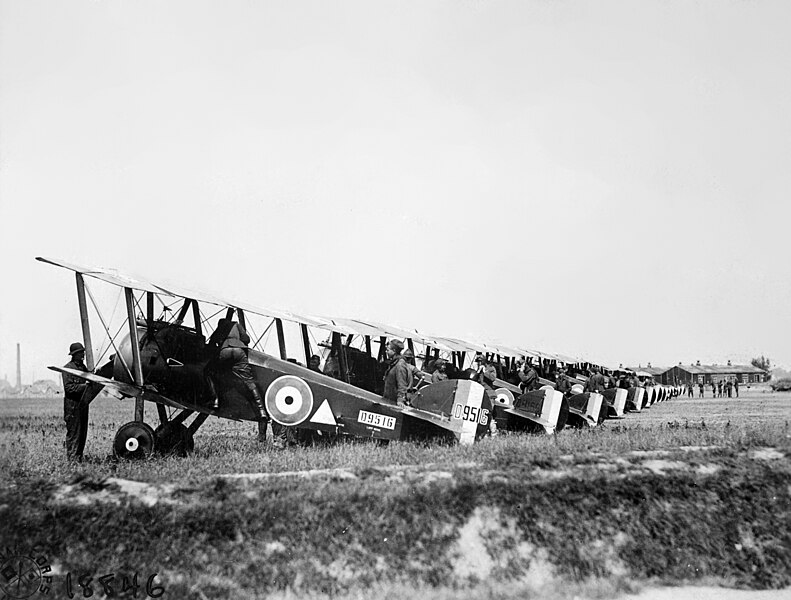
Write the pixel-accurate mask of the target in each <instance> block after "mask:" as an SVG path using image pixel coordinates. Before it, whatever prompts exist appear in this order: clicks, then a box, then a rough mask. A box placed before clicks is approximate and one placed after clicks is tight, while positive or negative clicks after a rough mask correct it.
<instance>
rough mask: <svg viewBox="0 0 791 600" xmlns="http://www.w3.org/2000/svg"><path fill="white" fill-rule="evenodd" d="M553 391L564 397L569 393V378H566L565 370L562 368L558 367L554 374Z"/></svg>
mask: <svg viewBox="0 0 791 600" xmlns="http://www.w3.org/2000/svg"><path fill="white" fill-rule="evenodd" d="M555 389H556V390H557V391H559V392H561V393H562V394H563V395H564V396H565V395H566V394H568V393H569V392H570V391H571V383H570V382H569V378H568V377H566V369H564V368H563V367H562V366H559V367H558V370H557V371H556V372H555Z"/></svg>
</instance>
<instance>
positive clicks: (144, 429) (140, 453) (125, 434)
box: [113, 421, 154, 460]
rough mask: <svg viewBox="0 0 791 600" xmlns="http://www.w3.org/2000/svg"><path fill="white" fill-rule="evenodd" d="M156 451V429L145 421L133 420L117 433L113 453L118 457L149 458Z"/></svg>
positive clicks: (122, 426)
mask: <svg viewBox="0 0 791 600" xmlns="http://www.w3.org/2000/svg"><path fill="white" fill-rule="evenodd" d="M153 452H154V430H153V429H151V427H149V426H148V425H146V424H145V423H140V422H138V421H132V422H131V423H127V424H126V425H121V428H120V429H119V430H118V432H117V433H116V434H115V440H114V441H113V454H114V455H115V456H116V457H117V458H125V459H129V460H131V459H141V458H148V457H149V456H151V454H152V453H153Z"/></svg>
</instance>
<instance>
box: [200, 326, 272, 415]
mask: <svg viewBox="0 0 791 600" xmlns="http://www.w3.org/2000/svg"><path fill="white" fill-rule="evenodd" d="M249 343H250V336H249V335H247V332H246V331H245V330H244V327H242V325H241V324H240V323H237V322H236V321H232V320H231V319H228V318H222V319H220V320H219V322H218V323H217V329H216V330H215V331H214V333H212V335H211V337H210V338H209V346H216V347H219V350H220V352H219V354H218V356H217V359H218V361H219V363H220V365H221V366H222V367H224V368H227V369H228V370H229V371H230V372H231V373H232V374H233V375H234V376H235V377H236V378H237V379H238V380H239V381H241V382H242V384H243V385H244V386H245V387H246V388H247V389H248V390H249V392H250V398H248V400H249V402H250V406H252V407H253V410H254V411H255V414H256V416H257V417H258V420H259V421H268V420H269V415H267V414H266V408H265V407H264V401H263V400H262V398H261V393H260V392H259V391H258V386H257V385H256V384H255V379H253V370H252V369H251V368H250V363H249V362H248V360H247V353H248V352H249V348H248V347H247V344H249ZM214 408H215V410H216V409H217V408H219V406H218V399H215V406H214Z"/></svg>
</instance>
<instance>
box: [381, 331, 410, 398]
mask: <svg viewBox="0 0 791 600" xmlns="http://www.w3.org/2000/svg"><path fill="white" fill-rule="evenodd" d="M403 349H404V344H403V342H401V340H395V339H393V340H390V341H389V342H387V350H386V352H387V371H386V372H385V377H384V379H385V387H384V391H383V392H382V398H384V399H385V400H387V401H388V402H390V403H392V404H395V405H397V406H401V407H405V406H406V405H407V404H406V393H407V390H408V389H409V384H410V382H411V381H412V374H411V373H410V372H409V367H408V366H407V362H406V361H405V360H404V357H403V356H401V351H402V350H403Z"/></svg>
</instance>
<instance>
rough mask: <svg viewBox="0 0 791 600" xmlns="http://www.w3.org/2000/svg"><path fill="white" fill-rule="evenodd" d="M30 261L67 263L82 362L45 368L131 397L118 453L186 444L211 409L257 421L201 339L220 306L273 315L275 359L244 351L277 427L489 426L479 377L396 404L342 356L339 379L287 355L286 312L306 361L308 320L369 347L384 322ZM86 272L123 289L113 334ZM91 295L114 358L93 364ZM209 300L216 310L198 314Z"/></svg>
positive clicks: (379, 433)
mask: <svg viewBox="0 0 791 600" xmlns="http://www.w3.org/2000/svg"><path fill="white" fill-rule="evenodd" d="M37 260H39V261H41V262H44V263H48V264H51V265H55V266H58V267H62V268H64V269H68V270H71V271H73V272H74V273H75V278H76V286H77V300H78V305H79V312H80V322H81V326H82V335H83V342H84V346H85V348H86V356H85V360H86V366H87V367H88V370H89V372H81V371H75V370H71V369H67V368H63V367H56V366H51V367H49V368H50V369H52V370H54V371H57V372H60V373H70V374H72V375H75V376H77V377H80V378H82V379H83V380H85V381H86V382H88V383H89V384H90V385H89V386H88V388H87V389H86V391H85V394H84V395H83V402H90V401H91V400H93V399H94V398H95V397H96V396H97V395H98V394H99V393H100V392H101V391H102V390H106V391H108V393H111V394H113V395H115V396H117V397H119V398H122V399H132V400H134V414H133V419H132V421H130V422H129V423H126V424H124V425H122V426H121V427H120V428H119V429H118V431H117V432H116V434H115V438H114V441H113V451H114V454H115V455H116V456H118V457H122V458H144V457H147V456H149V455H151V453H152V452H153V451H154V450H159V451H162V452H165V453H172V452H179V453H183V452H185V451H190V450H191V449H192V448H193V447H194V435H195V433H196V432H197V431H198V429H199V428H200V427H201V425H202V424H203V423H204V422H205V421H206V419H207V418H208V417H209V416H216V417H221V418H227V419H234V420H242V421H257V420H259V417H258V416H257V415H256V412H255V410H254V409H253V408H252V407H251V404H250V402H249V398H248V397H246V394H245V390H244V388H243V387H242V386H239V385H238V382H236V381H235V378H234V376H233V375H232V374H231V373H229V372H228V371H225V370H223V369H222V368H219V367H218V366H217V364H216V360H215V357H214V356H213V352H212V348H211V346H210V345H209V344H208V343H207V339H209V336H207V333H208V332H209V331H208V328H209V327H210V324H211V322H212V319H217V318H218V316H219V315H220V314H221V313H224V317H225V318H226V319H231V318H234V319H236V320H237V322H238V323H240V324H241V325H242V326H243V327H245V328H248V329H249V328H250V318H251V316H258V317H263V318H264V319H267V320H269V321H270V325H269V326H270V327H271V325H272V324H274V325H275V328H276V330H277V333H278V343H279V348H280V355H281V356H280V358H277V357H275V356H272V355H270V354H267V353H265V352H263V351H261V350H259V349H256V346H257V344H253V347H251V348H250V350H249V357H248V360H249V363H250V366H251V368H252V372H253V376H254V378H255V382H256V384H257V386H258V388H259V390H260V391H261V394H262V396H263V401H264V404H265V407H266V411H267V413H268V415H269V417H270V419H271V420H272V421H274V422H275V423H278V424H279V425H282V426H284V427H288V428H300V429H307V430H314V431H319V432H323V433H326V434H329V435H347V436H352V437H360V438H372V439H379V440H401V439H411V438H416V437H438V438H443V439H447V440H455V441H457V442H459V443H462V444H468V443H472V442H474V441H475V440H477V439H479V438H480V437H482V436H483V435H485V434H486V433H487V432H488V431H489V425H490V419H491V413H492V404H491V401H490V400H489V397H488V395H487V394H486V393H485V389H484V387H483V386H482V385H480V384H479V383H477V382H475V381H472V380H467V379H449V380H447V381H443V382H439V383H436V384H432V385H427V386H425V387H423V388H421V389H420V393H419V394H416V395H415V396H414V397H413V399H412V401H411V406H406V407H401V406H396V405H393V404H390V403H389V402H387V401H385V400H383V398H382V397H381V396H380V395H378V394H377V393H376V390H375V389H365V386H362V387H361V386H360V385H359V384H360V382H359V381H357V382H355V383H357V384H358V385H354V384H353V383H351V382H350V381H349V380H348V373H349V365H348V364H342V365H341V366H342V369H343V370H344V371H345V375H346V376H347V377H346V380H345V381H344V380H339V379H336V378H334V377H330V376H328V375H325V374H323V373H317V372H315V371H313V370H310V369H308V368H306V367H303V366H301V365H300V364H297V363H295V362H292V361H289V360H286V358H287V355H286V352H285V340H284V336H283V334H282V328H283V322H284V321H289V322H292V323H295V324H297V325H299V327H300V329H301V331H302V333H303V341H304V350H305V357H306V362H307V361H308V360H309V357H310V355H311V348H310V343H309V341H308V337H307V328H308V326H311V327H315V328H318V329H323V330H325V331H327V332H330V333H331V334H332V338H333V339H334V343H333V344H331V346H336V349H338V348H337V344H339V343H340V337H341V335H342V334H345V335H346V336H347V340H348V341H350V340H351V336H352V335H355V334H359V332H360V331H363V333H362V337H364V338H365V339H366V341H367V343H368V346H369V352H368V355H369V357H370V354H371V353H370V345H371V339H370V336H371V335H374V334H376V335H378V336H380V339H381V340H384V336H385V334H386V332H385V331H384V330H383V329H381V328H377V327H374V326H371V327H370V328H369V330H367V331H366V330H365V328H364V325H365V324H362V323H360V322H358V323H356V324H355V323H350V322H346V323H334V322H332V320H329V319H325V318H321V317H309V316H305V315H295V314H293V313H290V312H286V311H278V310H274V309H268V308H261V307H257V306H254V305H250V304H247V303H240V302H236V301H232V300H228V299H223V298H218V297H216V296H213V295H210V294H206V293H201V292H195V291H192V290H187V289H184V288H180V287H176V286H172V285H169V284H163V283H156V282H153V281H148V280H145V279H141V278H137V277H132V276H129V275H125V274H121V273H118V272H117V271H115V270H111V269H106V268H89V267H82V266H79V265H73V264H70V263H67V262H63V261H59V260H53V259H49V258H42V257H37ZM86 279H92V280H97V281H102V282H105V283H108V284H110V285H112V286H116V287H117V288H119V289H120V290H122V291H123V296H124V301H125V308H126V314H125V318H124V319H123V320H124V323H123V325H122V326H121V327H120V328H118V330H117V331H115V332H114V329H113V328H112V327H111V324H110V322H109V319H107V318H105V316H104V315H103V313H102V311H101V310H100V307H99V305H98V303H97V301H96V299H95V296H94V294H93V293H92V292H91V288H90V286H89V285H88V282H87V281H86ZM88 300H90V301H91V303H92V305H93V308H94V310H95V313H96V316H98V318H99V321H100V322H101V325H102V328H103V329H104V332H105V334H106V336H107V341H108V345H107V347H106V348H105V349H104V352H103V354H107V355H109V356H110V357H111V358H110V360H108V361H107V362H106V363H105V364H103V365H101V366H98V365H97V362H98V361H95V360H94V353H93V345H92V337H91V332H92V330H91V321H90V319H89V310H88ZM207 310H208V311H213V312H204V311H207ZM157 312H159V314H157ZM391 333H392V332H391ZM399 333H404V332H403V331H402V332H399ZM412 336H413V337H414V336H415V334H412ZM257 341H260V338H259V339H258V340H257ZM422 341H424V342H432V340H427V339H422ZM410 344H411V341H410ZM341 350H342V349H341ZM110 352H112V354H110ZM382 352H384V348H383V347H382V348H381V349H380V354H381V353H382ZM344 357H348V353H347V352H345V351H341V353H340V354H339V359H340V362H341V363H346V361H345V358H344ZM101 358H102V357H100V360H101ZM368 362H369V365H370V361H368ZM375 383H376V376H374V377H370V378H369V380H368V382H367V383H366V384H365V385H368V386H369V387H375ZM218 400H219V402H217V401H218ZM146 402H149V403H153V404H154V405H155V406H156V410H157V419H158V421H159V423H158V425H157V426H156V428H152V427H151V426H150V425H148V424H147V423H146V421H145V417H146V414H145V406H146ZM190 419H191V421H189V420H190ZM188 421H189V424H188Z"/></svg>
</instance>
